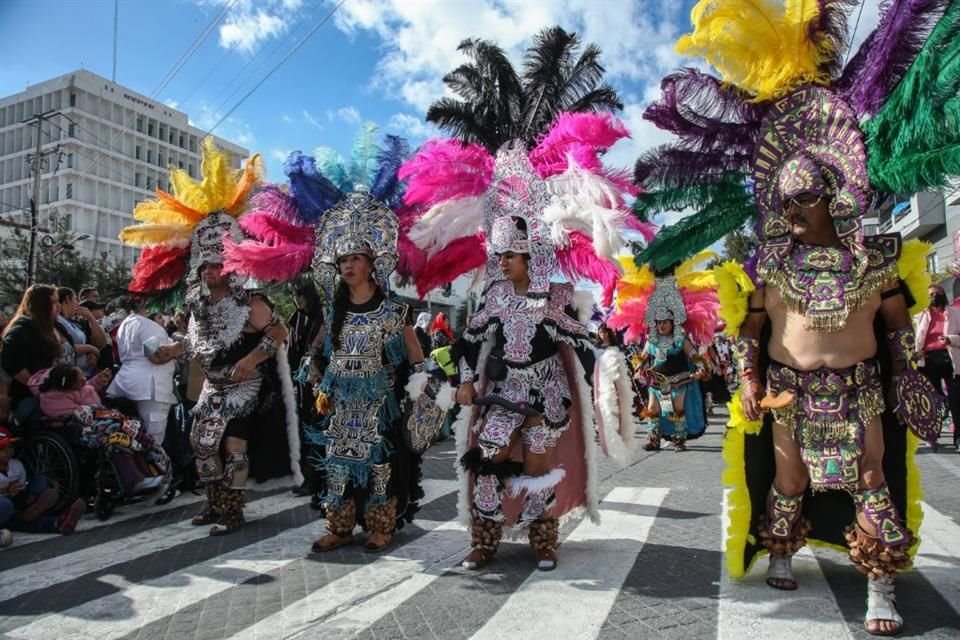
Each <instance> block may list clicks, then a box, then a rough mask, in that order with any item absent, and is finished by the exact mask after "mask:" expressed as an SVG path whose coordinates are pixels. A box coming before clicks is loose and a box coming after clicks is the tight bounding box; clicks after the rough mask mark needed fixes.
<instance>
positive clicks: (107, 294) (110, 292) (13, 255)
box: [0, 228, 130, 307]
mask: <svg viewBox="0 0 960 640" xmlns="http://www.w3.org/2000/svg"><path fill="white" fill-rule="evenodd" d="M74 237H75V234H73V233H72V232H69V231H66V230H65V229H63V228H58V229H56V230H55V231H54V232H53V233H51V234H49V235H47V236H45V238H48V239H49V240H47V241H46V242H43V243H38V246H37V249H38V251H37V272H36V278H35V280H36V282H40V283H45V284H55V285H58V286H62V287H70V288H71V289H74V290H75V291H78V290H79V289H81V288H82V287H96V288H97V290H98V291H99V292H100V295H101V297H102V298H103V299H105V300H109V299H110V298H114V297H116V296H119V295H121V294H123V293H125V292H126V291H127V286H128V284H129V283H130V267H129V266H128V265H127V264H126V263H125V262H124V261H123V260H120V259H118V258H114V257H112V256H111V255H110V254H109V253H108V252H106V251H103V252H101V253H100V254H99V255H98V256H97V257H96V258H87V257H85V256H82V255H80V253H79V252H78V251H77V249H76V247H75V246H74ZM29 247H30V235H29V234H28V233H27V232H26V231H24V230H23V229H14V230H13V232H12V233H11V234H10V235H9V236H8V237H7V238H5V239H4V240H3V241H2V242H0V306H3V307H9V306H14V307H15V306H17V305H18V304H20V299H21V298H22V297H23V291H24V289H26V282H27V255H28V252H29Z"/></svg>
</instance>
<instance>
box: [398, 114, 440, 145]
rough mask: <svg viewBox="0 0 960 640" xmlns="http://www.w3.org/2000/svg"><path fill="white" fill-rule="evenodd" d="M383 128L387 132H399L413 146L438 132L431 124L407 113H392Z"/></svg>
mask: <svg viewBox="0 0 960 640" xmlns="http://www.w3.org/2000/svg"><path fill="white" fill-rule="evenodd" d="M385 128H386V130H387V133H393V134H399V135H402V136H403V137H405V138H407V139H408V140H409V141H410V143H411V144H412V145H413V146H416V145H417V144H418V143H420V142H422V141H424V140H426V139H427V138H431V137H433V136H436V135H438V134H439V131H438V130H437V128H436V127H434V126H433V125H432V124H430V123H428V122H424V120H423V118H419V117H417V116H412V115H410V114H409V113H395V114H393V115H392V116H390V120H389V122H387V126H386V127H385Z"/></svg>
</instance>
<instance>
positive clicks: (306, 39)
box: [207, 0, 347, 135]
mask: <svg viewBox="0 0 960 640" xmlns="http://www.w3.org/2000/svg"><path fill="white" fill-rule="evenodd" d="M346 1H347V0H340V2H338V3H337V5H336V6H334V7H333V9H331V10H330V13H328V14H327V15H326V16H324V17H323V19H322V20H321V21H320V22H318V23H317V24H316V26H315V27H313V29H311V30H310V32H309V33H307V35H306V36H304V37H303V39H302V40H300V42H298V43H297V44H296V45H295V46H294V47H293V49H291V50H290V51H289V52H287V55H285V56H283V58H282V59H281V60H280V62H278V63H277V64H276V65H274V67H273V68H272V69H270V71H269V72H267V75H265V76H264V77H263V78H262V79H261V80H260V81H259V82H258V83H257V84H255V85H254V86H253V88H252V89H250V91H248V92H247V93H246V94H245V95H244V96H243V97H242V98H240V101H239V102H238V103H237V104H235V105H233V108H231V109H230V110H229V111H227V112H226V113H225V114H224V115H223V117H221V118H220V119H219V120H218V121H217V123H216V124H215V125H213V126H212V127H211V128H210V130H209V131H207V135H209V134H211V133H213V132H214V131H215V130H216V128H217V127H219V126H220V125H221V124H223V122H224V120H226V119H227V118H229V117H230V115H231V114H232V113H233V112H234V111H236V110H237V109H238V108H239V107H240V105H242V104H243V103H244V102H246V101H247V98H249V97H250V96H252V95H253V94H254V92H256V90H257V89H259V88H260V87H261V86H262V85H263V83H264V82H266V81H267V80H269V79H270V76H272V75H273V74H274V73H276V72H277V70H278V69H279V68H280V67H282V66H283V65H284V63H286V61H287V60H289V59H290V58H291V57H292V56H293V54H295V53H296V52H297V51H298V50H299V49H300V47H302V46H303V45H305V44H306V43H307V41H308V40H310V38H312V37H313V35H314V34H315V33H316V32H317V31H319V30H320V27H322V26H323V25H324V24H326V23H327V21H328V20H329V19H330V18H332V17H333V16H334V14H336V12H337V11H338V10H339V9H340V7H342V6H343V5H344V4H345V3H346Z"/></svg>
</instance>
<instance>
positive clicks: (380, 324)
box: [227, 125, 440, 553]
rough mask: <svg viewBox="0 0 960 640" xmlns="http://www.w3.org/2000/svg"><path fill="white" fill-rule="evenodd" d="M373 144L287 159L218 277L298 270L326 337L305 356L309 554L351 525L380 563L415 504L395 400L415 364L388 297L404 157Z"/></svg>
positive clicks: (403, 319) (402, 322) (418, 367)
mask: <svg viewBox="0 0 960 640" xmlns="http://www.w3.org/2000/svg"><path fill="white" fill-rule="evenodd" d="M375 134H376V127H374V126H373V125H365V126H364V127H363V128H362V129H361V132H360V134H359V136H358V137H357V139H356V142H355V143H354V148H353V154H352V157H351V160H350V162H349V163H346V162H344V161H343V160H342V159H341V158H340V157H339V155H338V154H336V152H335V151H332V150H330V149H318V150H317V151H316V152H315V155H316V157H310V156H305V155H303V154H301V153H300V152H294V153H292V154H291V155H290V157H289V158H288V159H287V162H286V164H285V167H284V168H285V171H286V173H287V176H288V178H289V180H290V188H289V193H287V192H284V191H283V190H281V189H278V188H276V187H269V188H267V189H266V190H264V191H262V192H261V193H258V194H257V195H256V196H255V197H254V201H253V210H252V211H251V212H250V213H249V214H248V220H249V223H248V224H247V227H246V230H247V232H248V233H249V234H250V235H251V236H253V239H252V240H249V241H246V242H242V243H237V244H234V243H230V244H229V245H228V247H227V256H228V260H227V268H228V269H229V270H232V271H235V272H237V273H241V274H244V275H250V276H254V277H257V278H258V279H266V280H284V279H288V278H290V277H295V276H296V275H298V274H299V273H300V272H301V271H303V270H305V269H306V268H308V267H309V268H310V269H311V270H312V273H313V277H314V278H315V279H316V281H317V283H318V285H319V286H320V289H321V291H322V293H323V298H324V305H325V307H324V313H323V317H324V319H325V320H326V321H327V325H326V326H325V327H324V328H323V329H322V330H321V332H320V334H319V335H318V337H317V340H316V341H315V342H314V345H313V349H312V356H313V359H314V363H315V368H316V375H315V378H316V380H317V384H316V387H315V391H316V396H317V399H316V408H317V412H318V416H319V417H318V420H317V421H316V423H315V424H312V425H308V426H307V427H306V429H305V432H306V436H307V440H308V441H309V442H310V443H311V444H312V445H314V446H315V447H316V455H314V456H313V460H314V463H315V466H316V469H317V471H318V472H320V473H322V474H323V476H324V478H325V491H324V494H323V498H322V499H323V506H324V510H325V517H326V526H327V534H326V535H324V536H322V537H321V538H320V539H318V540H316V541H315V542H314V543H313V546H312V549H313V551H314V552H317V553H322V552H326V551H330V550H332V549H336V548H338V547H342V546H344V545H348V544H352V543H353V542H354V530H355V529H356V527H357V525H358V524H360V525H361V526H362V527H363V528H364V529H367V530H369V531H370V535H369V537H368V539H367V541H366V545H365V546H366V549H367V550H368V551H372V552H378V551H383V550H384V549H386V548H387V547H388V546H389V545H390V543H391V541H392V540H393V534H394V532H395V531H396V530H397V529H398V528H400V527H402V526H403V525H404V523H406V522H410V521H412V520H413V516H414V514H415V513H416V511H417V509H418V505H417V502H418V500H419V499H420V498H421V497H422V496H423V491H422V489H421V487H420V456H419V454H418V453H415V452H414V451H411V450H410V449H409V448H408V447H407V446H406V445H405V440H404V438H403V430H404V424H403V421H402V418H403V415H404V411H403V409H404V408H405V406H406V396H409V398H410V400H411V401H413V402H417V401H419V400H420V399H421V397H425V396H423V395H422V393H421V392H422V388H423V385H424V383H425V382H426V374H425V372H424V364H423V354H422V353H421V350H420V345H419V343H418V341H417V339H416V336H415V334H414V332H413V325H412V324H411V319H410V309H409V307H408V305H406V304H404V303H403V302H401V301H400V300H399V299H398V298H397V297H396V296H394V295H393V294H391V293H390V290H389V278H390V274H391V273H392V272H393V270H394V267H395V266H396V263H397V255H396V246H397V227H398V225H397V216H396V214H395V213H394V209H396V208H397V207H398V206H399V204H400V203H401V195H402V188H401V184H400V182H399V180H398V179H397V169H398V168H399V166H400V163H401V162H402V160H403V158H404V157H405V156H406V154H407V145H406V142H405V141H403V140H402V139H400V138H397V137H395V136H386V140H385V143H384V144H383V145H382V146H381V145H378V144H377V143H376V141H375ZM314 238H315V243H316V244H314ZM405 391H406V393H405ZM439 426H440V425H439V424H438V425H437V428H438V429H439Z"/></svg>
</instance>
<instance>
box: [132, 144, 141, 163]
mask: <svg viewBox="0 0 960 640" xmlns="http://www.w3.org/2000/svg"><path fill="white" fill-rule="evenodd" d="M133 157H134V158H136V159H137V160H139V159H140V145H137V146H135V147H134V148H133Z"/></svg>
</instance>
